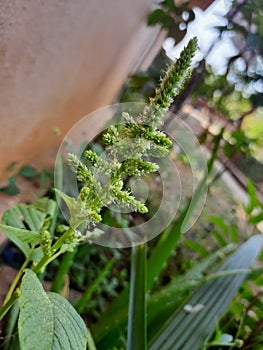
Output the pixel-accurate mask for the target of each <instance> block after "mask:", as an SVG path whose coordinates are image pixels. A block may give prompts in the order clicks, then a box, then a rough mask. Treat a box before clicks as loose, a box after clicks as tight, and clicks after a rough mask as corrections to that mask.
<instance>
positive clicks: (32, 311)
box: [0, 38, 260, 350]
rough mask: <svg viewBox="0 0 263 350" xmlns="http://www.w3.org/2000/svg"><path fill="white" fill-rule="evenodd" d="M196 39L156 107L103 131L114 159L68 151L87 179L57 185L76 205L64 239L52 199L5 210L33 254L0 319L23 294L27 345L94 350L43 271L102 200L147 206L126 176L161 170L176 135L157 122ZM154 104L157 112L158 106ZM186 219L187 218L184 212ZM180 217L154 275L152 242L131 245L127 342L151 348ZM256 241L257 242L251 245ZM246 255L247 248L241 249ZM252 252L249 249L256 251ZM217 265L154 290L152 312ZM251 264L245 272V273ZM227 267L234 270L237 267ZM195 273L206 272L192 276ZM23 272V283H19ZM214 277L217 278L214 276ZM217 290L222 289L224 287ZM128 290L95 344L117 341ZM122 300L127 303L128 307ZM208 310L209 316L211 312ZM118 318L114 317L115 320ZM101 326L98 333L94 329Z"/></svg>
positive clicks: (22, 334) (158, 254)
mask: <svg viewBox="0 0 263 350" xmlns="http://www.w3.org/2000/svg"><path fill="white" fill-rule="evenodd" d="M196 46H197V41H196V39H195V38H194V39H192V40H190V42H189V44H188V45H187V47H186V48H185V49H184V51H183V52H182V54H181V56H180V58H179V59H178V60H177V61H176V63H175V64H174V65H173V66H172V67H171V68H169V69H168V71H167V73H166V76H165V78H164V79H163V80H162V81H161V84H160V87H159V88H158V89H157V90H156V96H155V97H154V98H152V99H151V101H150V107H149V108H148V107H146V108H145V109H144V111H143V113H142V114H140V115H138V116H137V118H136V119H135V118H134V117H133V116H131V115H130V114H128V113H124V114H122V123H121V124H120V126H119V127H118V128H116V127H111V128H109V130H108V132H107V133H106V134H105V135H104V136H103V139H104V142H105V144H106V150H107V156H108V157H107V159H103V158H102V157H99V156H97V155H96V154H95V153H94V152H92V151H86V152H85V158H86V159H85V160H86V161H87V163H88V164H87V165H86V164H84V163H83V162H81V161H80V160H79V159H78V158H76V157H75V156H74V155H72V154H71V155H69V161H70V164H71V166H72V167H73V169H74V170H75V171H76V176H77V179H78V180H79V181H80V182H81V184H82V188H81V190H80V193H79V195H78V197H77V198H76V199H75V198H71V197H69V196H67V195H66V194H64V193H62V192H60V191H58V193H59V194H60V195H61V197H62V198H63V200H64V201H65V202H66V204H67V205H68V207H69V211H70V220H69V221H70V227H64V228H62V232H64V233H63V234H62V235H61V236H60V237H59V238H57V239H55V238H54V231H55V226H56V215H57V209H56V208H57V207H56V204H55V203H54V201H52V200H47V199H42V200H39V201H37V202H36V203H33V204H32V205H29V206H26V205H22V204H20V205H18V206H15V207H14V208H12V209H11V210H9V211H7V212H6V213H5V214H4V216H3V220H2V224H1V225H0V227H1V228H2V229H3V230H4V231H5V233H6V234H7V236H8V237H9V238H10V239H11V240H12V241H13V242H14V243H15V244H16V245H17V246H18V247H19V248H20V249H21V251H22V252H23V253H24V255H25V257H26V259H25V261H24V264H23V265H22V267H21V269H20V270H19V272H18V274H17V277H16V278H15V280H14V281H13V283H12V285H11V288H10V290H9V292H8V294H7V296H6V299H5V301H4V304H3V306H2V307H1V309H0V318H2V317H3V316H4V315H5V314H6V313H7V312H8V311H9V309H10V308H11V307H12V306H14V308H13V310H14V311H15V312H16V310H17V305H16V304H15V302H16V300H18V305H19V319H18V332H19V342H20V348H21V349H22V350H28V349H40V350H41V349H43V350H49V349H50V350H51V349H63V350H64V349H72V350H73V349H74V350H75V349H80V350H81V349H86V345H87V343H88V346H89V349H95V344H94V343H93V340H92V338H91V335H90V333H89V331H87V328H86V326H85V324H84V322H83V321H82V319H81V318H80V317H79V315H78V314H77V313H76V311H75V310H74V308H73V307H72V306H71V305H70V304H69V303H68V302H67V301H66V300H65V299H64V298H62V297H61V296H60V295H58V294H56V293H52V292H48V293H46V292H45V291H44V290H43V287H42V286H41V283H40V281H39V280H38V278H37V275H36V274H38V273H40V272H42V271H44V269H45V267H46V266H47V265H48V264H49V263H50V262H51V261H53V260H54V259H55V258H57V257H58V256H59V255H61V254H63V253H65V252H72V251H73V249H74V248H75V247H76V245H78V244H79V243H80V242H81V241H83V240H85V237H83V236H81V235H80V234H79V231H78V228H79V226H81V225H82V224H86V225H89V224H96V223H98V222H100V221H101V210H102V208H103V207H105V206H108V205H109V204H111V203H114V204H115V205H117V206H120V207H126V208H128V209H129V210H134V211H137V212H139V213H145V212H147V208H146V206H145V204H144V203H142V202H140V201H138V200H136V199H135V198H134V197H133V196H132V194H131V193H130V192H128V191H127V190H126V189H125V187H124V178H125V177H127V176H133V175H137V176H142V175H144V174H148V173H151V172H154V171H156V170H157V165H156V164H154V163H153V162H151V160H150V157H151V156H154V157H161V156H164V155H166V154H167V153H168V152H169V147H170V146H171V141H170V140H169V139H168V138H167V137H166V135H165V134H164V133H162V132H160V131H158V129H157V128H158V126H159V125H160V124H161V123H162V118H163V115H164V113H165V111H166V110H167V109H168V107H169V105H170V103H171V101H172V98H173V96H174V95H175V94H176V93H177V92H179V91H180V89H181V88H182V86H183V83H184V81H185V80H186V79H187V78H188V76H189V66H190V62H191V59H192V57H193V55H194V52H195V50H196ZM153 111H154V112H155V113H152V112H153ZM129 139H131V140H132V146H133V147H132V149H131V147H127V140H129ZM93 170H95V171H97V172H100V173H103V174H104V175H105V176H106V177H107V182H106V183H105V182H104V181H102V180H100V179H101V178H100V176H99V177H96V176H94V174H93ZM181 221H182V222H183V216H182V220H181ZM181 224H182V223H180V221H179V222H178V223H177V228H176V230H173V229H171V227H168V229H167V230H166V233H165V234H164V236H163V237H162V239H161V240H160V242H159V244H158V246H157V249H156V250H155V251H154V252H153V254H152V256H151V257H150V260H149V261H148V266H149V267H150V268H148V271H149V274H148V275H147V276H146V249H145V245H144V244H141V245H140V246H137V247H133V248H132V256H131V282H130V302H129V320H128V341H127V349H141V350H145V349H146V318H145V314H146V312H145V311H146V290H148V289H149V288H150V287H151V285H152V284H153V281H154V278H155V277H156V276H157V275H158V272H159V271H160V270H161V269H162V266H163V264H164V263H165V261H166V259H167V258H168V256H169V255H170V254H171V249H172V247H174V246H175V244H176V243H177V242H178V240H179V238H180V235H181ZM95 234H96V231H95ZM258 240H259V239H258ZM259 243H260V242H259ZM258 246H259V244H258ZM249 248H251V244H250V245H249ZM244 249H245V248H244ZM244 249H243V250H244ZM246 249H247V248H246ZM239 255H240V254H239ZM242 255H244V254H243V253H242ZM245 255H247V256H249V254H245ZM73 256H74V254H73ZM255 256H256V253H255V252H254V251H253V259H254V257H255ZM157 258H158V259H157ZM71 259H72V256H71ZM251 259H252V258H251V257H250V260H249V262H248V263H246V264H245V265H242V268H243V269H246V267H247V266H248V265H249V264H250V261H251ZM210 260H211V259H210ZM232 260H233V259H232ZM210 264H211V261H209V262H208V261H207V262H206V263H205V264H203V268H202V269H200V267H198V268H199V270H200V271H199V270H198V269H197V270H198V271H195V274H193V272H192V274H189V276H190V275H191V277H190V280H189V281H188V283H186V285H183V283H179V282H178V283H177V284H176V283H175V285H174V286H173V285H171V286H169V288H170V289H171V287H172V293H170V290H169V289H167V290H165V289H164V290H163V291H162V292H161V294H158V295H155V299H154V298H152V299H150V300H149V302H147V303H148V319H149V320H150V321H151V322H153V321H154V319H155V317H158V316H157V308H156V306H155V305H156V303H157V304H160V303H161V305H163V306H164V307H165V308H166V312H167V311H170V314H171V305H174V306H175V305H176V303H175V300H174V298H171V296H172V295H179V296H180V297H182V290H188V289H189V286H190V288H191V286H193V285H194V286H196V285H198V284H201V283H202V281H203V277H202V276H201V278H200V277H199V275H200V272H201V271H204V266H208V265H210ZM109 266H110V265H109ZM231 267H232V269H235V270H234V271H233V272H232V273H237V269H238V268H239V267H240V266H237V267H236V265H234V266H233V264H232V265H231ZM107 269H108V267H107ZM105 271H106V270H105ZM246 271H247V270H245V271H243V273H244V272H246ZM227 272H228V274H231V271H227ZM103 273H105V272H103ZM196 275H198V278H199V279H198V278H195V279H194V280H191V279H192V278H193V276H196ZM219 275H222V274H219ZM21 278H22V283H21V285H20V286H18V285H19V281H20V279H21ZM100 278H102V277H101V276H98V280H97V279H96V281H94V283H95V282H96V283H99V282H98V281H99V279H100ZM210 278H211V279H212V278H213V277H212V276H210ZM214 278H216V276H214ZM240 280H242V279H240ZM186 281H187V280H186ZM94 286H95V284H94V285H91V286H90V290H88V292H87V293H86V295H88V296H89V294H90V293H91V292H92V290H94ZM178 286H179V288H178ZM224 288H225V287H224ZM231 288H232V286H231ZM217 289H218V292H219V288H217ZM225 289H226V288H225ZM178 293H179V294H178ZM180 293H181V294H180ZM123 295H124V297H123V298H122V297H121V298H120V299H121V302H120V306H121V308H119V309H118V310H117V313H116V315H115V314H114V315H113V314H110V320H107V316H106V320H107V321H106V325H105V324H104V325H103V321H102V328H103V331H102V332H101V334H102V335H99V336H98V334H96V345H98V346H99V349H108V348H113V347H114V345H115V344H114V341H115V338H114V337H115V336H116V337H117V335H119V334H117V335H116V333H115V334H114V336H112V333H110V332H109V327H110V326H111V324H112V326H113V331H114V327H115V325H116V324H117V325H118V324H119V325H120V323H119V322H121V326H122V322H123V320H124V322H125V321H126V317H127V314H126V305H125V303H126V294H125V293H124V294H123ZM83 300H84V299H82V301H83ZM167 300H169V303H168V304H167V305H166V301H167ZM123 303H124V308H122V306H123ZM223 304H224V299H223V298H221V300H220V307H221V308H222V305H223ZM115 305H116V303H115ZM81 308H83V303H81V304H79V309H80V310H81ZM221 308H220V312H221ZM15 312H14V313H15ZM218 315H219V313H218ZM210 316H211V315H210ZM203 317H204V318H205V315H204V316H203ZM12 318H13V317H12ZM112 318H114V320H115V322H112ZM202 324H203V323H202V322H199V325H200V327H201V326H202ZM98 326H99V325H98ZM168 326H169V327H170V328H171V327H172V328H171V329H172V333H173V334H174V337H173V338H174V339H175V341H177V340H176V339H177V338H175V334H176V332H174V329H176V327H177V325H176V324H175V323H174V322H170V323H169V325H168ZM173 327H174V328H173ZM97 329H98V327H97ZM199 331H200V332H201V331H202V333H205V332H204V330H203V329H202V330H200V329H199V328H198V332H199ZM105 332H108V333H109V337H110V341H109V342H107V343H106V344H105V347H104V346H103V345H101V339H102V340H103V339H104V338H105V337H104V336H105ZM160 332H161V334H160V339H163V338H165V332H166V328H165V327H164V330H160ZM95 333H98V332H96V330H95ZM9 334H12V333H9ZM176 336H177V335H176ZM99 337H100V338H99ZM174 339H173V341H174ZM157 341H158V339H157ZM200 341H201V339H200ZM110 343H111V345H110ZM99 344H100V345H99ZM158 344H159V343H158ZM158 344H157V343H156V342H153V343H152V344H151V346H153V347H156V346H159V345H158ZM160 346H162V345H160ZM191 349H192V348H191ZM166 350H170V348H166Z"/></svg>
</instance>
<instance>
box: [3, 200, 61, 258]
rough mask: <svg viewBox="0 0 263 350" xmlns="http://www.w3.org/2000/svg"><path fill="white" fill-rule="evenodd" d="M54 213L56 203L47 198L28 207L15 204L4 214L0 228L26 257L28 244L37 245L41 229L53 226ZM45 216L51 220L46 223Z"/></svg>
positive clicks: (28, 248)
mask: <svg viewBox="0 0 263 350" xmlns="http://www.w3.org/2000/svg"><path fill="white" fill-rule="evenodd" d="M56 213H57V205H56V203H55V202H54V201H53V200H50V199H47V198H43V199H41V200H39V201H37V202H36V203H34V204H30V205H26V204H17V205H15V206H13V207H12V208H10V209H8V210H6V211H5V212H4V214H3V218H2V224H0V228H1V229H2V230H3V231H4V232H5V234H6V235H7V237H8V238H9V239H10V240H11V241H12V242H13V243H14V244H15V245H16V246H17V247H18V248H19V249H20V250H21V251H22V252H23V253H24V255H25V256H26V257H28V256H29V252H30V244H36V243H38V241H39V232H40V230H41V228H42V227H44V226H46V227H45V228H46V229H47V228H49V227H50V225H51V226H52V225H53V224H54V220H55V219H56ZM47 216H50V217H52V219H48V221H46V218H47ZM52 229H53V228H52Z"/></svg>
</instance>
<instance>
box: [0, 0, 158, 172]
mask: <svg viewBox="0 0 263 350" xmlns="http://www.w3.org/2000/svg"><path fill="white" fill-rule="evenodd" d="M151 8H152V4H151V2H150V1H149V0H133V1H130V0H111V1H108V0H100V1H97V0H75V1H71V0H20V1H16V0H1V2H0V30H1V31H0V33H1V34H0V40H1V50H0V82H1V94H0V125H1V138H0V166H1V172H0V174H1V175H0V177H2V178H3V176H4V175H5V169H6V168H7V166H8V165H9V164H10V163H11V162H14V161H17V162H19V163H30V162H31V161H34V162H36V161H38V160H40V163H41V162H43V164H44V165H45V162H46V159H47V158H49V159H50V158H51V159H54V156H55V154H56V151H57V147H58V145H59V144H60V140H61V139H62V137H63V135H64V134H65V133H66V132H67V130H68V129H69V128H70V127H71V126H72V125H73V124H74V123H75V122H76V121H78V120H79V119H80V118H82V117H83V116H85V115H86V114H88V113H90V112H92V111H94V110H96V109H98V108H100V107H102V106H105V105H108V104H111V103H112V102H113V101H114V98H115V96H116V94H117V93H118V91H119V89H120V88H121V86H122V84H123V83H124V81H125V79H126V78H127V76H128V74H129V73H131V72H132V71H134V70H135V69H137V68H138V67H139V65H141V64H147V62H150V61H149V57H150V58H152V57H151V56H152V55H151V54H150V55H149V52H151V50H152V48H155V50H156V38H157V37H158V35H159V29H158V28H157V27H151V28H149V27H147V26H146V24H145V23H146V17H147V14H148V12H149V11H150V10H151ZM159 47H160V45H159V46H158V48H159ZM153 50H154V49H153ZM146 58H147V62H145V59H146ZM94 128H95V129H96V125H94V122H93V125H92V127H91V131H94Z"/></svg>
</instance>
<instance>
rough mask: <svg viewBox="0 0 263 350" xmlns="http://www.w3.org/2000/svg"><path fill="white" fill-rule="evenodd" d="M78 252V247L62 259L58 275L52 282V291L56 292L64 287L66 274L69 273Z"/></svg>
mask: <svg viewBox="0 0 263 350" xmlns="http://www.w3.org/2000/svg"><path fill="white" fill-rule="evenodd" d="M76 253H77V249H74V250H73V251H72V252H67V253H66V254H65V255H64V256H63V258H62V260H61V263H60V264H59V268H58V271H57V273H56V277H55V278H54V281H53V283H52V288H51V289H52V291H53V292H56V293H59V292H60V291H61V289H62V287H63V284H64V280H65V276H66V275H67V273H68V271H69V269H70V267H71V265H72V263H73V260H74V257H75V255H76Z"/></svg>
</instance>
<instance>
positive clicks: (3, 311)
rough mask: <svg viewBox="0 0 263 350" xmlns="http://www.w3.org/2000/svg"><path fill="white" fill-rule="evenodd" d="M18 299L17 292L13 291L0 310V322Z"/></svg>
mask: <svg viewBox="0 0 263 350" xmlns="http://www.w3.org/2000/svg"><path fill="white" fill-rule="evenodd" d="M18 297H19V291H18V290H17V291H15V292H14V293H13V294H12V295H11V297H10V298H9V300H8V301H7V302H6V303H5V304H3V306H2V307H1V308H0V320H2V318H3V317H4V316H5V314H6V313H7V312H8V311H9V309H10V308H11V307H12V306H13V305H14V303H15V301H16V299H17V298H18Z"/></svg>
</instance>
